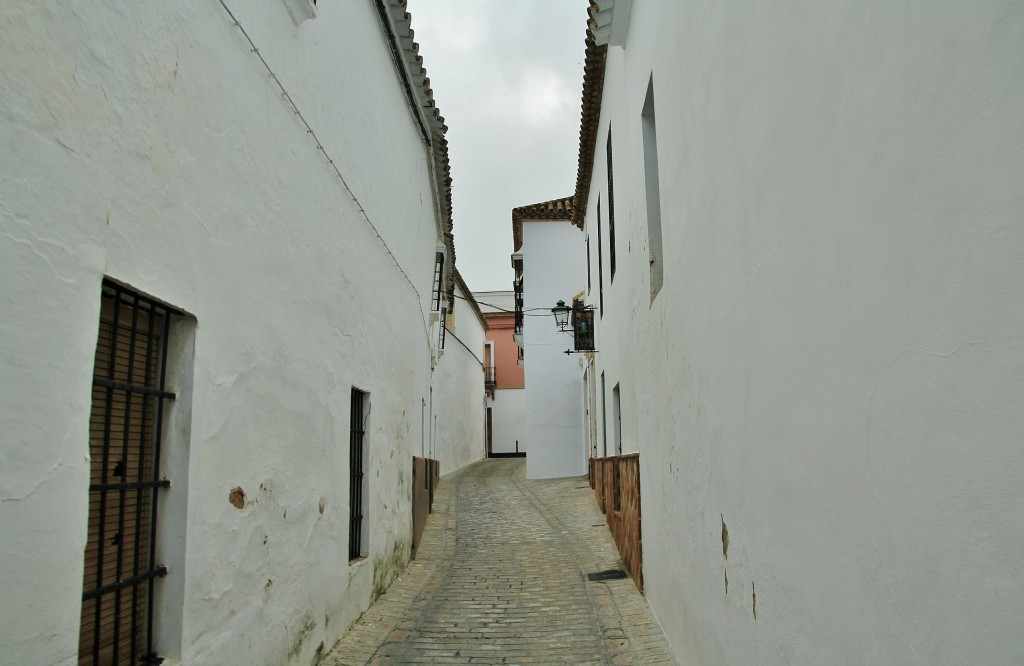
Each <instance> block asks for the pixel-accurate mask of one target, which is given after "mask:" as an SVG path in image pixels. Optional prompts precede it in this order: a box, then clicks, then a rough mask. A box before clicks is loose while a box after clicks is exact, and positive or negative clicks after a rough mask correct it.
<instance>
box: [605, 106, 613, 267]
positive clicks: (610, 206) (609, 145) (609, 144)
mask: <svg viewBox="0 0 1024 666" xmlns="http://www.w3.org/2000/svg"><path fill="white" fill-rule="evenodd" d="M605 145H606V151H605V152H607V154H608V264H609V266H611V271H612V278H611V280H612V283H613V284H614V282H615V187H614V178H613V177H612V128H611V126H609V127H608V141H607V143H606V144H605Z"/></svg>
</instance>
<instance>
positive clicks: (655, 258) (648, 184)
mask: <svg viewBox="0 0 1024 666" xmlns="http://www.w3.org/2000/svg"><path fill="white" fill-rule="evenodd" d="M640 126H641V130H642V133H643V141H644V183H645V189H646V195H647V197H646V198H647V249H648V261H649V263H650V266H651V302H652V303H653V302H654V298H655V297H656V296H657V295H658V292H659V291H660V290H661V285H662V283H663V282H664V280H665V267H664V266H665V262H664V257H663V254H662V247H661V187H660V184H659V177H658V125H657V123H656V122H655V119H654V75H653V74H652V75H651V78H650V80H649V81H648V83H647V97H646V98H645V99H644V108H643V111H641V112H640Z"/></svg>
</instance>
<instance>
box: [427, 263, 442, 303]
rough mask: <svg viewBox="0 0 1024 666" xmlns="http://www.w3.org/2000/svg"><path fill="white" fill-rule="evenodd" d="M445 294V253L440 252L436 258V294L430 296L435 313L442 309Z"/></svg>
mask: <svg viewBox="0 0 1024 666" xmlns="http://www.w3.org/2000/svg"><path fill="white" fill-rule="evenodd" d="M443 293H444V252H438V253H437V255H436V256H435V258H434V293H433V294H431V295H430V309H431V310H434V311H435V312H436V311H438V310H440V309H441V294H443Z"/></svg>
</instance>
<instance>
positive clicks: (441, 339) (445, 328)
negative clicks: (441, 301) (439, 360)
mask: <svg viewBox="0 0 1024 666" xmlns="http://www.w3.org/2000/svg"><path fill="white" fill-rule="evenodd" d="M447 317H448V308H441V330H440V331H438V333H437V335H438V338H437V348H438V349H444V339H445V337H446V333H447V332H448V326H447V325H446V322H447Z"/></svg>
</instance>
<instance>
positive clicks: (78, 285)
mask: <svg viewBox="0 0 1024 666" xmlns="http://www.w3.org/2000/svg"><path fill="white" fill-rule="evenodd" d="M229 6H230V7H231V9H232V10H233V11H234V12H235V13H236V16H237V17H238V19H239V22H240V23H241V24H242V26H243V27H244V28H245V29H246V30H247V31H248V32H249V34H250V36H251V37H252V38H253V40H254V42H255V43H256V45H257V47H258V48H259V52H260V54H261V55H262V57H263V58H265V59H266V60H267V62H268V63H269V64H270V65H271V67H272V69H273V70H274V72H275V74H276V76H277V77H278V79H279V80H280V81H281V82H282V83H283V84H284V85H285V87H286V88H287V89H288V91H289V93H290V95H291V97H292V98H293V99H294V101H295V103H296V104H297V105H298V107H299V109H300V110H301V111H302V113H303V114H304V116H305V118H306V120H307V121H308V122H309V123H310V125H311V126H312V127H313V128H314V130H315V131H316V132H317V135H318V136H319V137H320V140H321V141H322V145H323V146H324V147H325V149H326V150H327V151H328V153H329V154H330V155H331V156H332V158H333V159H334V161H335V164H337V165H338V167H339V168H340V169H341V171H342V173H343V174H344V175H345V177H346V178H347V179H348V184H349V185H350V187H351V191H352V193H353V194H354V195H355V197H357V198H358V200H359V203H360V204H361V205H362V207H363V208H364V209H365V210H366V213H367V215H368V216H369V218H370V219H371V220H372V221H373V223H374V224H375V225H376V228H377V230H379V232H380V234H381V235H382V236H383V238H384V239H385V240H386V242H387V244H388V245H389V246H390V248H391V249H392V251H393V253H394V256H395V257H396V258H397V261H398V263H399V264H400V265H401V267H402V269H403V270H404V271H405V273H406V274H407V275H408V277H409V279H410V280H411V283H410V281H409V280H407V279H406V277H405V276H403V274H402V273H401V272H400V271H399V269H398V268H397V267H396V265H395V262H394V261H392V259H391V258H390V257H389V256H388V255H387V253H385V251H384V249H383V246H382V244H381V242H380V240H378V238H377V236H376V233H375V232H374V231H373V230H372V229H371V228H370V227H369V225H368V224H367V222H366V221H365V220H364V219H363V217H362V215H361V214H360V212H359V209H358V207H357V205H356V203H355V202H354V201H353V199H352V198H351V197H350V195H349V193H348V192H346V190H345V188H344V187H343V186H342V184H341V183H340V182H339V179H338V178H337V176H336V175H335V174H334V172H333V171H332V170H331V169H330V168H328V166H329V165H328V163H327V160H326V159H325V158H324V156H323V155H321V154H320V153H318V152H317V151H316V143H315V141H314V140H313V139H312V138H311V137H310V136H309V135H308V134H307V130H306V127H305V126H304V125H303V124H302V123H301V122H299V119H298V118H297V117H296V115H295V113H294V112H293V110H292V109H291V108H290V107H289V106H287V105H286V104H285V103H284V102H283V100H282V96H281V92H280V90H278V88H277V87H276V85H275V84H274V82H273V80H272V78H271V77H270V75H269V74H268V72H267V71H266V70H265V69H264V68H263V66H262V65H261V64H260V62H259V60H258V59H257V57H256V55H255V54H254V53H253V52H252V50H251V47H250V45H249V43H248V42H247V41H245V39H244V37H243V35H242V33H241V32H240V31H239V29H238V28H237V27H236V26H235V24H234V23H233V22H232V20H231V19H230V18H229V16H228V15H227V13H226V12H225V11H224V9H223V8H222V6H221V5H220V4H219V3H218V2H199V1H197V0H184V1H183V2H175V3H129V4H124V3H112V2H100V3H96V2H78V1H71V2H66V3H60V5H59V6H57V5H56V4H53V3H47V2H32V3H15V4H12V5H8V6H5V7H4V8H3V9H0V30H2V33H3V34H2V38H0V62H2V63H3V66H2V67H0V88H2V89H3V90H4V91H5V94H4V95H3V96H2V98H0V118H2V119H3V120H2V121H0V144H3V145H4V150H3V151H2V154H0V302H2V303H3V317H2V321H0V377H2V382H0V405H2V408H0V409H2V421H3V423H4V428H3V429H4V439H3V445H2V446H0V499H2V500H3V501H2V502H0V532H2V533H3V534H5V535H6V536H5V538H4V539H3V541H2V543H0V588H2V589H3V590H4V595H3V601H0V663H4V664H43V663H45V664H68V665H70V664H74V663H77V661H76V653H77V648H78V625H79V612H80V603H81V600H80V598H81V589H82V551H83V548H84V546H85V538H86V506H87V504H86V497H87V492H86V491H87V486H88V481H89V460H88V437H89V436H88V428H89V405H90V384H91V376H92V366H93V353H94V349H95V344H96V338H97V321H98V316H99V301H100V282H101V279H102V278H103V276H104V275H106V276H110V277H112V278H114V279H116V280H119V281H121V282H124V283H126V284H128V285H130V286H132V287H134V288H136V289H138V290H140V291H142V292H144V293H146V294H149V295H151V296H153V297H155V298H158V299H162V300H164V301H166V302H168V303H171V304H173V305H174V306H177V307H179V308H182V309H183V310H185V311H187V312H188V313H190V314H191V315H192V316H193V317H194V320H193V323H191V324H190V323H188V322H184V323H183V324H182V325H181V326H182V328H183V330H182V331H181V332H180V333H181V334H180V335H179V336H178V341H177V346H178V347H180V350H179V352H180V355H181V356H182V357H183V359H184V360H183V361H182V362H181V363H182V364H184V365H179V368H180V369H184V370H187V371H185V372H183V373H182V377H181V378H180V383H178V384H177V386H176V387H175V388H176V389H177V390H179V391H180V392H181V399H179V401H178V402H177V404H176V405H175V406H174V407H173V410H172V414H171V417H170V418H171V419H172V420H174V421H175V426H174V428H172V433H171V434H170V435H169V437H168V440H167V443H166V444H165V447H167V450H166V452H167V454H168V455H169V456H177V457H178V458H179V459H182V460H184V462H185V463H187V465H181V467H182V468H183V469H184V468H187V472H182V473H180V474H178V475H175V476H174V478H172V487H171V489H170V490H168V491H167V496H166V498H165V499H166V504H165V506H167V507H173V508H171V509H168V510H166V511H164V512H163V513H162V514H161V520H162V521H163V524H164V526H165V528H166V529H169V530H171V529H173V530H178V532H179V533H180V534H181V535H183V536H182V538H179V539H177V540H175V541H173V542H168V543H165V544H164V545H163V546H162V547H163V548H165V549H168V550H169V551H173V552H165V553H162V556H161V557H166V561H169V562H171V571H170V575H169V576H168V577H167V578H166V579H163V580H161V581H160V582H159V584H158V587H159V588H161V594H162V595H163V596H162V597H161V598H162V599H164V600H165V601H166V600H167V599H180V604H179V605H178V608H177V610H176V611H171V612H169V613H167V614H164V615H163V616H162V617H161V620H160V623H161V628H160V635H159V637H158V641H157V647H158V649H159V650H160V651H161V653H163V654H165V655H167V656H168V657H170V658H171V660H170V663H173V662H176V661H181V662H183V663H189V664H243V663H274V664H309V663H310V662H311V661H313V660H314V658H315V656H316V655H317V654H318V653H319V652H320V651H321V650H323V649H326V648H329V647H330V645H331V643H332V642H333V641H334V640H335V638H337V637H338V636H339V634H340V633H341V632H343V631H344V630H345V629H346V627H347V626H348V625H349V624H350V622H351V621H352V620H354V619H355V618H356V617H357V616H358V614H359V613H360V611H361V610H362V609H363V608H365V607H366V605H367V604H368V603H369V601H370V598H371V595H373V594H376V593H379V591H380V589H382V587H383V586H384V585H385V584H386V583H387V581H389V580H390V579H391V578H392V577H393V576H394V575H396V574H397V571H398V569H399V568H400V567H401V566H402V564H403V563H404V562H405V561H406V560H407V558H408V553H409V541H408V536H407V535H409V534H410V529H411V528H410V509H409V499H408V498H409V496H410V495H409V481H410V478H409V477H410V474H409V469H408V468H409V457H410V455H411V454H412V453H414V452H419V449H420V443H421V439H422V437H423V433H422V432H421V424H422V421H423V419H422V417H421V404H422V402H423V401H425V400H427V398H428V393H429V385H430V346H429V345H430V342H429V340H428V339H427V335H426V332H425V330H424V319H423V314H422V313H423V311H425V310H426V308H427V307H428V300H429V298H430V291H431V289H430V283H431V276H432V269H433V260H434V248H435V243H436V241H437V225H436V221H435V216H434V213H433V210H432V197H431V182H430V180H429V172H428V165H427V160H426V154H425V152H424V147H423V145H422V143H421V140H420V136H419V132H418V129H417V128H416V126H415V125H414V123H413V121H412V117H411V114H410V112H409V108H408V104H407V102H406V99H405V97H404V95H403V92H402V88H401V87H400V84H399V82H398V78H397V76H396V73H395V70H394V65H393V63H392V60H391V54H390V52H389V50H388V46H387V44H386V42H385V41H384V39H383V38H382V34H381V29H380V26H379V24H378V19H377V16H376V14H375V10H374V7H373V4H372V3H371V2H369V1H363V0H358V1H352V2H322V3H321V6H320V10H319V17H318V18H316V19H313V20H309V21H305V22H303V23H301V24H300V25H296V24H295V23H294V22H293V20H292V18H291V17H290V15H289V13H288V11H287V6H286V3H285V2H284V1H283V0H262V1H260V2H237V1H235V0H230V2H229ZM414 289H415V290H414ZM193 339H194V347H193V346H192V345H193V342H192V340H193ZM187 366H191V367H187ZM193 382H194V383H193ZM190 383H192V385H191V386H190V385H189V384H190ZM353 385H355V386H358V387H360V388H362V389H364V390H366V391H369V393H370V402H371V405H372V408H371V414H370V417H369V428H370V430H369V432H368V435H367V441H368V444H369V447H370V474H371V481H370V485H371V497H370V500H369V504H370V506H369V514H370V520H371V522H372V529H371V532H370V535H369V540H370V557H369V558H368V559H367V560H366V561H365V562H363V563H361V564H358V565H356V566H349V564H348V562H347V548H346V546H347V532H348V522H347V521H348V508H349V507H348V476H347V470H348V458H347V451H348V436H349V435H348V430H349V392H350V389H351V387H352V386H353ZM189 396H191V400H189ZM189 410H191V416H190V421H189V419H188V418H186V417H187V416H188V412H189ZM235 486H239V487H241V488H243V489H244V490H245V492H246V495H247V498H248V500H247V502H246V504H245V506H244V508H243V509H241V510H238V509H235V508H234V507H233V506H231V504H229V502H228V493H229V492H230V490H231V489H232V488H233V487H235ZM320 507H322V511H321V510H320ZM175 562H178V563H181V562H183V564H181V565H179V566H175V564H174V563H175ZM321 646H324V647H321Z"/></svg>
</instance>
